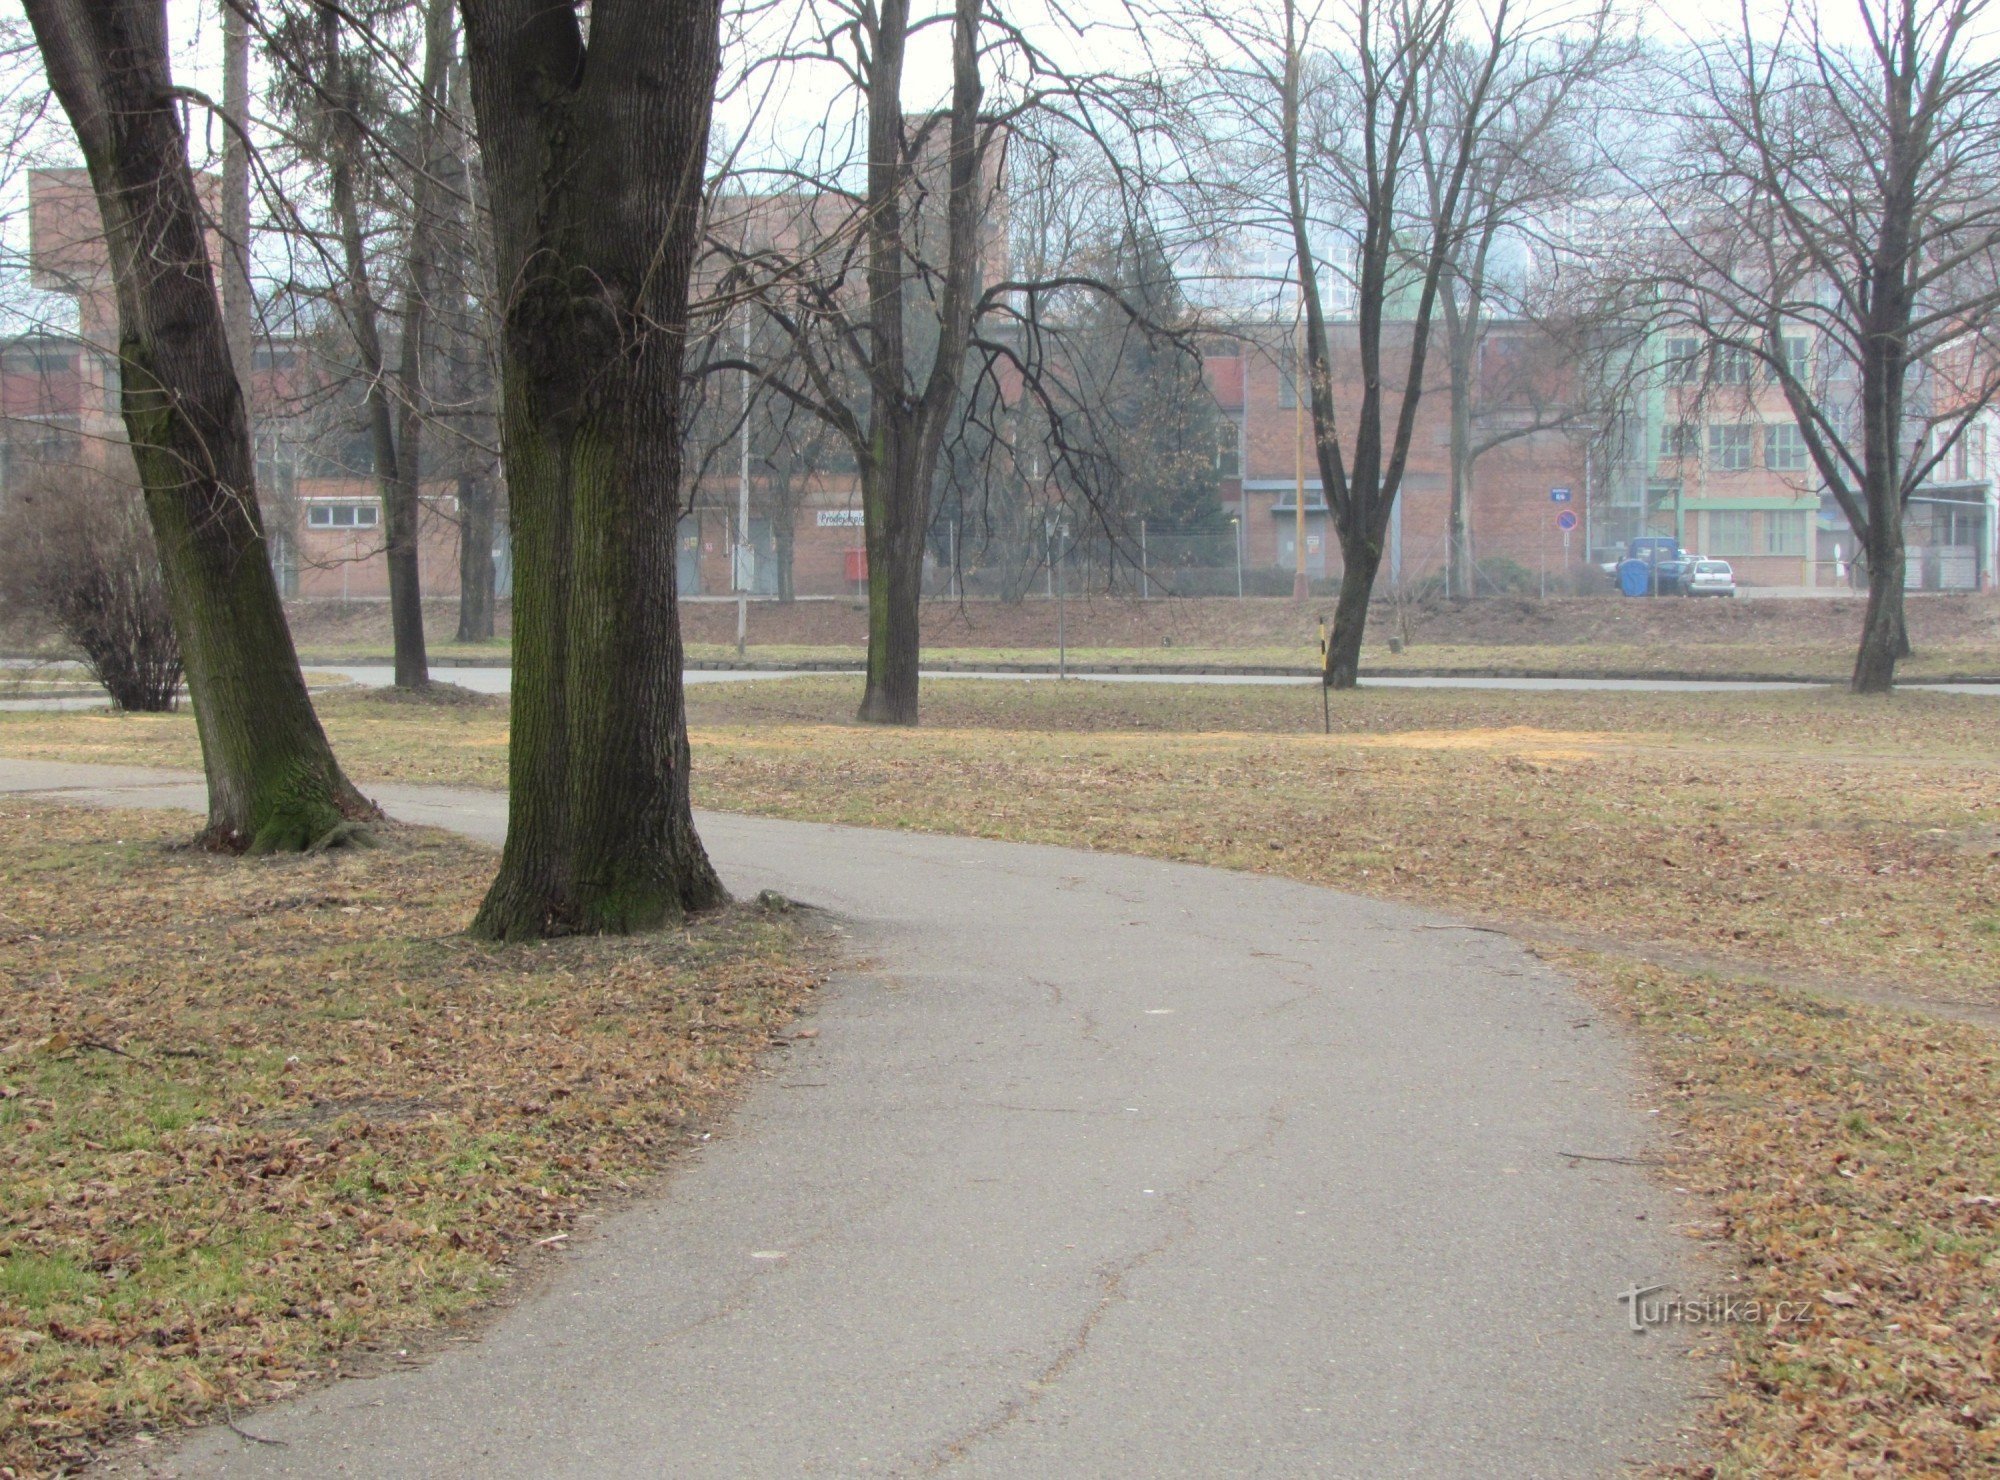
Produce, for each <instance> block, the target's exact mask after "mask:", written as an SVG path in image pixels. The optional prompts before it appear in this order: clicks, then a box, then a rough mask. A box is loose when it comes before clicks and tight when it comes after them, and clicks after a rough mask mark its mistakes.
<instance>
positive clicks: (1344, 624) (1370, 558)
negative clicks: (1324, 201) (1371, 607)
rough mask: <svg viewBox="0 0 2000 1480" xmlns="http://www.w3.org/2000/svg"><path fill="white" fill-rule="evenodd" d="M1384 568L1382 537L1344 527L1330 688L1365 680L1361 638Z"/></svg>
mask: <svg viewBox="0 0 2000 1480" xmlns="http://www.w3.org/2000/svg"><path fill="white" fill-rule="evenodd" d="M1381 568H1382V539H1381V535H1380V533H1379V532H1378V533H1377V534H1375V535H1374V536H1373V537H1372V538H1371V537H1370V536H1369V535H1368V534H1366V533H1365V532H1356V533H1350V532H1349V531H1347V530H1342V531H1340V599H1339V600H1338V601H1336V602H1335V603H1334V607H1333V628H1332V630H1331V631H1330V632H1328V633H1327V638H1326V664H1325V667H1324V669H1323V671H1322V672H1321V674H1320V681H1321V682H1322V683H1323V684H1325V685H1326V687H1328V688H1330V689H1351V688H1354V687H1355V686H1356V685H1357V684H1359V683H1360V682H1361V638H1362V634H1363V633H1364V632H1365V631H1366V630H1367V627H1368V603H1369V601H1370V599H1371V598H1372V597H1373V596H1374V594H1375V577H1376V574H1377V573H1378V572H1379V571H1380V570H1381Z"/></svg>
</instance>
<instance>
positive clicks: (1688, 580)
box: [1681, 559, 1736, 596]
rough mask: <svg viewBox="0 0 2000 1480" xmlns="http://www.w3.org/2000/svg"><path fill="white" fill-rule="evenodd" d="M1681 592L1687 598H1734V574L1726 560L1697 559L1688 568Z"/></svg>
mask: <svg viewBox="0 0 2000 1480" xmlns="http://www.w3.org/2000/svg"><path fill="white" fill-rule="evenodd" d="M1681 590H1682V591H1684V592H1686V593H1687V594H1688V595H1689V596H1734V595H1735V594H1736V572H1735V571H1733V570H1731V569H1730V568H1729V562H1728V561H1727V560H1702V559H1697V560H1696V561H1695V562H1694V563H1693V564H1692V565H1690V566H1689V567H1688V573H1687V575H1686V576H1685V577H1684V578H1683V579H1682V581H1681Z"/></svg>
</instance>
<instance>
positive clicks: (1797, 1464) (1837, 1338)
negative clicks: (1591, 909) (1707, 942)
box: [1565, 953, 2000, 1480]
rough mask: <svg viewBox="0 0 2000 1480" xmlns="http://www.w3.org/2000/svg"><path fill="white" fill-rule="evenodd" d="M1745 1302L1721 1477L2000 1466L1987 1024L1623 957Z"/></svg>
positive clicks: (1686, 1178) (1620, 988) (1628, 1006)
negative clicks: (1748, 1309) (1788, 1314)
mask: <svg viewBox="0 0 2000 1480" xmlns="http://www.w3.org/2000/svg"><path fill="white" fill-rule="evenodd" d="M1565 964H1568V965H1570V966H1571V967H1572V968H1575V969H1577V970H1578V971H1579V972H1580V973H1581V974H1582V975H1583V976H1584V977H1585V979H1586V982H1587V989H1594V990H1595V991H1597V992H1599V993H1600V994H1602V995H1604V996H1606V997H1608V998H1609V999H1610V1000H1611V1001H1612V1002H1613V1003H1614V1004H1616V1005H1617V1007H1618V1008H1619V1010H1621V1011H1622V1012H1623V1013H1624V1014H1625V1015H1626V1016H1627V1018H1628V1020H1629V1021H1630V1022H1631V1023H1632V1024H1633V1026H1634V1027H1635V1028H1636V1029H1637V1031H1638V1035H1639V1038H1640V1041H1641V1042H1642V1043H1643V1044H1644V1045H1645V1046H1646V1047H1647V1049H1648V1050H1649V1053H1650V1056H1651V1058H1652V1062H1653V1064H1654V1066H1655V1069H1656V1072H1657V1074H1658V1076H1659V1078H1660V1079H1661V1080H1662V1081H1663V1084H1664V1087H1665V1091H1666V1094H1667V1097H1668V1100H1669V1103H1670V1104H1672V1105H1673V1106H1674V1110H1675V1117H1676V1120H1677V1121H1678V1126H1677V1128H1676V1129H1677V1135H1676V1136H1675V1142H1676V1144H1675V1146H1674V1149H1673V1150H1672V1152H1671V1153H1670V1172H1669V1175H1671V1176H1672V1177H1673V1178H1674V1180H1675V1181H1676V1182H1677V1183H1678V1184H1679V1185H1681V1186H1684V1187H1686V1188H1687V1189H1688V1190H1689V1191H1691V1192H1693V1193H1695V1194H1697V1195H1698V1196H1700V1197H1701V1198H1703V1199H1704V1200H1705V1201H1707V1202H1709V1203H1710V1204H1711V1205H1712V1206H1713V1207H1714V1209H1715V1210H1716V1214H1717V1222H1716V1224H1715V1225H1714V1226H1713V1227H1712V1228H1710V1229H1707V1230H1704V1231H1705V1232H1706V1233H1707V1234H1708V1235H1709V1236H1711V1237H1712V1238H1714V1239H1717V1240H1721V1241H1724V1242H1725V1243H1726V1246H1727V1250H1728V1253H1729V1254H1730V1255H1732V1256H1733V1258H1734V1260H1735V1262H1736V1263H1737V1264H1738V1266H1739V1267H1740V1268H1741V1269H1742V1271H1743V1273H1744V1275H1745V1278H1746V1281H1747V1283H1746V1285H1745V1287H1744V1289H1743V1293H1744V1294H1745V1295H1746V1296H1748V1297H1750V1298H1753V1299H1756V1300H1758V1301H1760V1302H1761V1303H1762V1305H1763V1308H1764V1309H1765V1310H1767V1311H1768V1310H1771V1309H1773V1308H1774V1307H1775V1306H1776V1303H1777V1302H1779V1301H1787V1302H1790V1303H1791V1305H1792V1308H1793V1309H1795V1310H1796V1309H1799V1308H1804V1309H1805V1310H1807V1311H1808V1312H1810V1314H1809V1315H1808V1316H1807V1318H1806V1319H1805V1320H1803V1321H1797V1322H1786V1323H1784V1324H1777V1323H1772V1324H1768V1325H1761V1326H1760V1325H1749V1324H1745V1325H1734V1326H1730V1327H1728V1328H1727V1334H1726V1336H1725V1338H1724V1341H1725V1345H1724V1354H1725V1361H1726V1377H1727V1381H1726V1383H1725V1385H1724V1386H1725V1391H1724V1395H1723V1397H1722V1399H1721V1401H1720V1402H1719V1403H1718V1404H1717V1405H1716V1408H1715V1410H1714V1411H1713V1413H1712V1415H1711V1419H1712V1427H1711V1433H1712V1435H1713V1437H1714V1440H1715V1444H1716V1448H1717V1450H1718V1451H1719V1454H1718V1457H1717V1458H1716V1459H1715V1460H1714V1461H1713V1462H1712V1463H1708V1464H1698V1465H1687V1466H1682V1467H1680V1468H1679V1469H1677V1470H1676V1472H1675V1473H1678V1474H1683V1475H1689V1476H1701V1477H1727V1480H1738V1477H1744V1480H1747V1477H1752V1476H1773V1475H1799V1476H1824V1475H1852V1476H1870V1477H1878V1476H1879V1477H1884V1480H1887V1477H1910V1476H1936V1477H1945V1476H1959V1475H1974V1474H1992V1473H1994V1472H1995V1471H1996V1470H2000V1293H1996V1278H1995V1276H1996V1274H2000V1138H1996V1135H1995V1131H1996V1129H2000V1127H1996V1125H1995V1114H1996V1111H1995V1107H1996V1105H2000V1044H1996V1042H1995V1039H1994V1037H1993V1035H1992V1034H1991V1033H1990V1032H1988V1031H1986V1030H1984V1029H1981V1028H1976V1027H1970V1026H1966V1025H1962V1024H1957V1023H1951V1022H1940V1021H1938V1020H1936V1019H1934V1018H1928V1017H1921V1016H1913V1015H1909V1014H1903V1013H1894V1012H1885V1011H1882V1010H1879V1009H1874V1008H1868V1007H1859V1006H1842V1005H1837V1004H1829V1003H1827V1002H1824V1001H1821V1000H1817V999H1814V998H1811V997H1807V996H1803V995H1800V994H1797V993H1790V992H1783V991H1757V990H1746V989H1745V988H1744V987H1742V986H1741V985H1740V984H1731V985H1728V986H1723V985H1721V984H1719V983H1717V982H1716V981H1714V980H1713V979H1704V978H1701V977H1693V976H1689V975H1686V974H1682V973H1675V972H1669V971H1664V970H1661V969H1659V968H1656V967H1650V966H1645V965H1641V964H1635V963H1632V962H1629V961H1623V962H1621V961H1618V960H1615V959H1612V958H1607V957H1603V956H1581V955H1578V954H1575V953H1571V954H1569V956H1568V959H1567V961H1566V963H1565Z"/></svg>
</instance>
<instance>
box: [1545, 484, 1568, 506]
mask: <svg viewBox="0 0 2000 1480" xmlns="http://www.w3.org/2000/svg"><path fill="white" fill-rule="evenodd" d="M1549 502H1550V503H1552V504H1566V503H1568V502H1569V490H1568V489H1567V488H1551V489H1550V490H1549Z"/></svg>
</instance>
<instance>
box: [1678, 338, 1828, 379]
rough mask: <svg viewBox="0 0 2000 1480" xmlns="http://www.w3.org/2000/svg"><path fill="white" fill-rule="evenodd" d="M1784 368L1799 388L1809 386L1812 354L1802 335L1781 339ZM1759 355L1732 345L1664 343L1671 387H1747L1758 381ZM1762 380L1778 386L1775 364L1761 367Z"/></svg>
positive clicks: (1698, 341) (1679, 341)
mask: <svg viewBox="0 0 2000 1480" xmlns="http://www.w3.org/2000/svg"><path fill="white" fill-rule="evenodd" d="M1784 350H1785V368H1786V369H1787V370H1788V371H1790V372H1791V375H1792V378H1793V379H1794V380H1796V381H1798V382H1799V383H1800V384H1801V385H1804V384H1807V383H1808V375H1809V372H1810V369H1811V365H1812V355H1811V351H1810V349H1809V347H1808V346H1807V343H1806V337H1805V336H1804V335H1803V334H1787V335H1785V336H1784ZM1759 358H1760V357H1759V356H1757V355H1755V354H1753V353H1752V352H1751V351H1749V350H1747V349H1744V348H1742V347H1741V346H1739V345H1733V344H1714V345H1710V344H1704V343H1703V342H1702V341H1701V340H1699V339H1692V338H1689V339H1669V340H1668V341H1667V380H1668V381H1669V382H1670V383H1671V384H1674V385H1750V384H1752V383H1754V382H1755V381H1756V380H1758V379H1759V378H1760V377H1759V375H1758V366H1759ZM1761 378H1762V379H1763V380H1765V381H1766V382H1768V383H1770V384H1773V385H1775V384H1777V382H1778V371H1777V367H1776V366H1775V365H1765V366H1764V367H1763V374H1762V377H1761Z"/></svg>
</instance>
